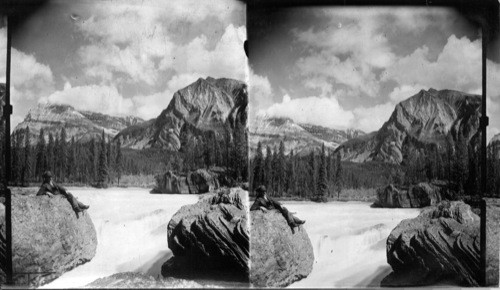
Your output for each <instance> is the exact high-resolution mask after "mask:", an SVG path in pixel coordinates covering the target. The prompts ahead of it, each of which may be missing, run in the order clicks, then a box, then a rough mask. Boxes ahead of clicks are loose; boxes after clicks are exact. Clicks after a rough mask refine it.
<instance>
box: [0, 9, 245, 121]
mask: <svg viewBox="0 0 500 290" xmlns="http://www.w3.org/2000/svg"><path fill="white" fill-rule="evenodd" d="M245 13H246V10H245V5H244V4H243V3H241V2H239V1H233V0H169V1H163V0H143V1H132V0H127V1H125V0H123V1H121V0H113V1H109V0H102V1H90V0H84V1H78V2H76V1H63V0H59V1H51V2H49V3H48V4H47V5H45V6H43V7H42V8H41V9H39V10H38V11H37V12H36V13H35V14H33V15H32V16H30V17H29V18H27V19H25V21H24V22H23V23H22V25H21V26H20V27H19V29H17V30H16V33H15V34H14V35H13V37H12V68H11V79H12V86H11V99H12V104H13V106H14V112H13V115H12V124H13V126H12V128H15V126H16V125H17V124H18V123H20V122H21V121H22V120H23V119H24V117H25V116H26V114H27V113H28V111H29V110H30V109H31V108H33V107H36V106H37V104H39V103H60V104H69V105H72V106H73V107H75V108H76V109H77V110H90V111H95V112H100V113H104V114H109V115H115V116H123V115H133V116H138V117H141V118H143V119H151V118H155V117H157V116H158V115H159V114H160V112H161V111H162V110H163V109H165V108H166V107H167V105H168V104H169V102H170V100H171V99H172V96H173V94H174V93H175V92H176V91H177V90H179V89H181V88H183V87H185V86H187V85H189V84H190V83H192V82H195V81H196V80H197V79H198V78H200V77H203V78H206V77H208V76H211V77H214V78H219V77H227V78H234V79H238V80H242V81H246V78H247V69H246V68H247V63H246V62H247V59H246V55H245V52H244V50H243V42H244V41H245V40H246V19H245V17H246V15H245ZM6 35H7V32H6V28H5V27H4V28H0V55H2V56H3V55H5V54H6ZM0 81H3V82H4V81H5V61H3V60H1V59H0Z"/></svg>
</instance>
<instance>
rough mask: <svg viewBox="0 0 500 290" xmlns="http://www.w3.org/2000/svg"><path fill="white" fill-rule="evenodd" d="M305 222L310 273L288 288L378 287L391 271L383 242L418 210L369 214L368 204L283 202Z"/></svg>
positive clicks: (382, 211) (371, 210) (376, 211)
mask: <svg viewBox="0 0 500 290" xmlns="http://www.w3.org/2000/svg"><path fill="white" fill-rule="evenodd" d="M285 205H286V207H287V208H288V209H289V210H290V211H292V212H296V213H297V216H298V217H300V218H302V219H305V220H306V223H305V224H304V227H305V229H306V230H307V233H308V234H309V238H310V239H311V243H312V245H313V249H314V257H315V261H314V266H313V271H312V273H311V274H310V275H309V276H308V277H307V278H305V279H303V280H301V281H298V282H296V283H294V284H292V285H290V287H292V288H294V287H298V288H318V287H367V286H368V287H369V286H379V284H378V283H379V282H380V280H381V279H382V278H383V277H384V276H385V275H387V274H388V273H389V272H390V270H391V268H390V266H389V265H388V264H387V262H386V253H385V241H386V239H387V237H388V236H389V234H390V232H391V230H392V229H393V228H394V227H396V225H397V224H398V223H399V222H400V221H401V220H403V219H406V218H413V217H416V216H417V215H418V213H419V212H420V210H418V209H380V208H371V207H370V204H369V203H361V202H330V203H326V204H321V203H313V202H285Z"/></svg>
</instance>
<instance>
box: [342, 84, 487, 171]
mask: <svg viewBox="0 0 500 290" xmlns="http://www.w3.org/2000/svg"><path fill="white" fill-rule="evenodd" d="M480 107H481V97H480V96H478V95H471V94H466V93H462V92H458V91H452V90H441V91H437V90H434V89H429V90H428V91H425V90H421V91H420V92H419V93H417V94H416V95H414V96H412V97H410V98H409V99H407V100H405V101H402V102H401V103H399V104H398V105H397V106H396V108H395V109H394V112H393V113H392V115H391V117H390V118H389V120H388V121H387V122H385V123H384V125H383V126H382V128H381V129H380V130H379V131H378V132H376V133H375V134H372V135H371V136H363V137H361V138H354V139H352V140H350V141H347V142H345V143H344V144H342V145H341V146H339V147H338V148H337V149H336V151H337V152H339V153H340V154H341V156H342V159H343V160H349V161H353V162H366V161H372V160H375V161H383V162H390V163H395V164H399V163H401V162H402V161H403V159H404V156H405V155H406V154H407V152H408V149H409V148H410V147H415V148H424V149H425V148H426V147H427V146H430V145H434V146H435V145H437V146H438V148H443V146H445V142H446V138H447V137H448V136H450V137H451V139H452V140H453V142H457V140H458V138H459V137H458V136H459V134H463V136H464V137H465V138H466V140H467V141H468V142H469V143H470V144H471V145H472V146H474V147H476V146H477V144H479V143H478V142H479V132H478V128H479V116H480Z"/></svg>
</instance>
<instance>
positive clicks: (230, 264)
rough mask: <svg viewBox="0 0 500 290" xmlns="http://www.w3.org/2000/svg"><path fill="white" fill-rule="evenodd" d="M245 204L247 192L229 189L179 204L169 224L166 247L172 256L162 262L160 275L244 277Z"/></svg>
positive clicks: (246, 253) (246, 246) (246, 249)
mask: <svg viewBox="0 0 500 290" xmlns="http://www.w3.org/2000/svg"><path fill="white" fill-rule="evenodd" d="M247 203H248V196H247V192H246V191H244V190H242V189H240V188H231V189H222V190H220V191H218V192H216V193H210V194H207V195H205V196H203V197H202V198H201V199H200V200H199V201H198V202H197V203H196V204H192V205H185V206H183V207H181V209H179V211H177V213H176V214H175V215H174V216H173V217H172V219H171V220H170V222H169V224H168V247H169V248H170V250H172V253H173V254H174V257H172V258H171V259H170V260H168V261H167V262H165V264H163V266H162V269H161V273H162V275H163V276H164V277H169V276H179V277H192V276H202V275H207V276H209V277H213V276H217V275H221V276H222V278H224V279H228V278H229V277H233V278H234V277H236V279H241V280H247V279H248V267H249V265H248V261H249V233H248V205H247ZM214 273H215V274H214Z"/></svg>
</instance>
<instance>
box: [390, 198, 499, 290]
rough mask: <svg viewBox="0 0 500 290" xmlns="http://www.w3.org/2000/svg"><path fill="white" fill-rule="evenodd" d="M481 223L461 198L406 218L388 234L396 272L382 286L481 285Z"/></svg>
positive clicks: (391, 258) (392, 264)
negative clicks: (411, 217)
mask: <svg viewBox="0 0 500 290" xmlns="http://www.w3.org/2000/svg"><path fill="white" fill-rule="evenodd" d="M479 224H480V221H479V217H478V216H477V215H476V214H474V213H473V212H472V211H471V208H470V206H469V205H467V204H465V203H463V202H459V201H453V202H446V201H444V202H441V203H439V204H438V205H436V206H433V207H430V208H427V209H425V210H423V211H422V213H420V215H419V216H418V217H416V218H413V219H406V220H403V221H402V222H401V223H400V224H399V225H398V226H397V227H396V228H395V229H394V230H393V231H392V232H391V234H390V235H389V237H388V238H387V262H388V263H389V264H390V265H391V267H392V270H393V272H392V273H391V274H389V275H388V276H387V277H385V278H384V279H383V280H382V282H381V286H382V287H387V286H395V287H404V286H424V285H432V284H436V283H439V282H445V283H452V284H458V285H461V286H478V284H479V281H480V273H481V271H480V263H479V257H480V245H479V244H480V237H479ZM497 255H498V253H497Z"/></svg>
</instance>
